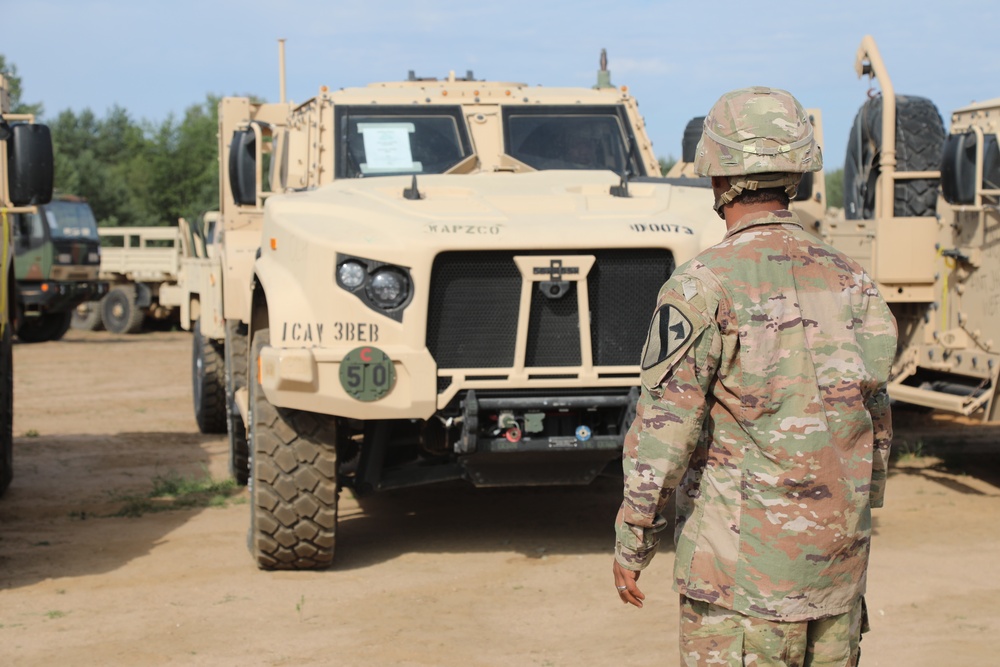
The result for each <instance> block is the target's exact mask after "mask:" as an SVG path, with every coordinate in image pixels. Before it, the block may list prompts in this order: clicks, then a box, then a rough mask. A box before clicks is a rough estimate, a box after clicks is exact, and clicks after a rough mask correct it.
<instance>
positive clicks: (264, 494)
mask: <svg viewBox="0 0 1000 667" xmlns="http://www.w3.org/2000/svg"><path fill="white" fill-rule="evenodd" d="M269 341H270V336H269V332H268V330H267V329H260V330H259V331H257V332H255V333H254V337H253V345H252V347H251V352H252V354H251V355H250V360H251V361H250V378H249V381H250V415H249V417H250V418H249V419H248V422H249V426H250V445H251V447H252V448H253V457H252V459H251V481H250V498H251V501H250V532H249V535H248V542H249V547H250V552H251V554H253V557H254V560H256V561H257V566H258V567H260V568H261V569H264V570H315V569H320V568H325V567H327V566H329V565H330V563H332V562H333V551H334V543H335V539H334V538H335V536H336V531H337V451H336V440H335V437H334V435H335V433H334V431H333V428H332V424H331V421H330V419H329V418H327V417H325V416H322V415H316V414H313V413H311V412H303V411H301V410H291V409H288V408H279V407H275V406H273V405H271V403H270V402H269V401H268V400H267V397H266V396H265V395H264V390H263V389H262V388H261V386H260V381H259V378H258V377H257V367H258V364H257V357H258V355H259V354H260V351H261V349H262V348H264V347H265V346H267V345H268V343H269Z"/></svg>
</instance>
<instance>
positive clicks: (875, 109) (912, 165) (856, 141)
mask: <svg viewBox="0 0 1000 667" xmlns="http://www.w3.org/2000/svg"><path fill="white" fill-rule="evenodd" d="M944 137H945V131H944V123H942V122H941V114H940V113H938V110H937V107H936V106H934V103H933V102H931V101H930V100H928V99H926V98H923V97H913V96H907V95H897V96H896V171H897V172H900V171H935V170H937V169H939V168H940V166H941V151H942V148H943V146H944ZM881 156H882V98H881V97H873V98H871V99H869V100H868V101H867V102H865V104H864V105H863V106H862V107H861V109H860V110H859V111H858V115H857V116H856V117H855V118H854V126H853V128H852V129H851V137H850V139H849V140H848V142H847V156H846V158H845V160H844V216H845V217H846V218H847V219H848V220H870V219H872V218H874V217H875V184H876V181H877V180H878V176H879V173H880V172H881V169H880V167H879V161H880V160H881ZM939 186H940V179H937V178H918V179H907V180H898V181H896V187H895V196H894V204H893V210H894V211H895V215H896V216H897V217H926V216H933V215H934V213H935V208H936V205H937V197H938V190H939Z"/></svg>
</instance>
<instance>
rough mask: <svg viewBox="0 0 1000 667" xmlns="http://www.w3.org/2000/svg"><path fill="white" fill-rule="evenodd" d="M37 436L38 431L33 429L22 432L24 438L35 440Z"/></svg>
mask: <svg viewBox="0 0 1000 667" xmlns="http://www.w3.org/2000/svg"><path fill="white" fill-rule="evenodd" d="M38 435H39V433H38V430H37V429H33V428H29V429H28V430H27V431H25V432H24V437H25V438H37V437H38Z"/></svg>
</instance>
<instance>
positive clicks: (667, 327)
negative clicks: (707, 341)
mask: <svg viewBox="0 0 1000 667" xmlns="http://www.w3.org/2000/svg"><path fill="white" fill-rule="evenodd" d="M693 328H694V327H692V326H691V320H689V319H688V318H687V316H686V315H684V313H682V312H681V311H680V310H679V309H678V308H677V306H674V305H673V304H669V303H667V304H664V305H662V306H660V307H659V309H657V311H656V313H655V314H654V315H653V321H652V322H650V324H649V335H648V337H647V338H646V347H645V351H644V352H643V355H642V370H644V371H645V370H649V369H650V368H652V367H653V366H656V365H657V364H659V363H662V362H663V361H664V360H666V359H669V358H670V356H671V355H673V354H674V352H677V351H678V350H680V349H681V348H682V347H684V345H685V343H687V342H688V341H689V340H690V339H691V332H692V330H693Z"/></svg>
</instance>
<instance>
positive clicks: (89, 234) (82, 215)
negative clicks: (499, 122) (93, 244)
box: [45, 201, 97, 239]
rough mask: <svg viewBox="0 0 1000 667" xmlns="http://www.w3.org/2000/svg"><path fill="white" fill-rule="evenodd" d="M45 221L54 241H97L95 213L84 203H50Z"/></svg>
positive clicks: (46, 210)
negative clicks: (81, 239) (83, 239)
mask: <svg viewBox="0 0 1000 667" xmlns="http://www.w3.org/2000/svg"><path fill="white" fill-rule="evenodd" d="M45 219H46V221H47V222H48V223H49V231H50V233H51V234H52V238H54V239H79V238H86V239H97V221H96V220H95V219H94V213H93V211H91V210H90V206H88V205H87V204H85V203H83V202H70V201H53V202H50V203H48V204H46V205H45Z"/></svg>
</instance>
